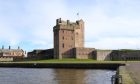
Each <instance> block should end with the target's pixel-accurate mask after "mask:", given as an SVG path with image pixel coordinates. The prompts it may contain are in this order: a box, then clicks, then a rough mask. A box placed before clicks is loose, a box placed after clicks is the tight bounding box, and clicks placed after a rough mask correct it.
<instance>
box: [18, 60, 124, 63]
mask: <svg viewBox="0 0 140 84" xmlns="http://www.w3.org/2000/svg"><path fill="white" fill-rule="evenodd" d="M20 62H22V63H23V62H24V63H125V61H97V60H93V59H47V60H30V61H20Z"/></svg>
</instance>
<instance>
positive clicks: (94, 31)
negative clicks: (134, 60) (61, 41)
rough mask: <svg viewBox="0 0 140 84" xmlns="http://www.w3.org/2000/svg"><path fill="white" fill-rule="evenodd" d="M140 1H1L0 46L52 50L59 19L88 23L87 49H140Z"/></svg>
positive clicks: (86, 24)
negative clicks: (54, 30) (55, 27)
mask: <svg viewBox="0 0 140 84" xmlns="http://www.w3.org/2000/svg"><path fill="white" fill-rule="evenodd" d="M139 10H140V0H0V46H2V45H4V46H5V48H8V46H9V45H11V46H12V48H17V47H18V46H20V47H21V48H23V49H24V50H27V51H31V50H33V49H47V48H52V47H53V26H54V25H55V20H56V19H57V18H60V17H61V18H62V19H63V20H67V19H69V20H70V21H75V20H77V19H79V18H78V17H77V15H76V14H77V13H79V17H80V18H82V19H83V20H84V22H85V47H94V48H97V49H140V11H139Z"/></svg>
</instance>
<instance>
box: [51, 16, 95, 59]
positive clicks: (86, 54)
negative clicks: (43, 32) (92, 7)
mask: <svg viewBox="0 0 140 84" xmlns="http://www.w3.org/2000/svg"><path fill="white" fill-rule="evenodd" d="M53 32H54V58H56V59H62V58H79V59H89V58H93V56H94V51H95V49H94V48H85V47H84V21H83V20H82V19H81V20H77V21H76V22H70V21H69V20H67V21H63V20H61V18H60V19H57V20H56V25H55V26H54V27H53Z"/></svg>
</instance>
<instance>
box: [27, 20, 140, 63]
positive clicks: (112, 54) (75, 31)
mask: <svg viewBox="0 0 140 84" xmlns="http://www.w3.org/2000/svg"><path fill="white" fill-rule="evenodd" d="M53 32H54V48H52V49H45V50H42V49H41V50H38V49H36V50H33V51H32V52H28V57H29V59H33V58H34V59H53V58H54V59H63V58H76V59H94V60H140V50H126V49H125V50H97V49H95V48H85V47H84V21H83V20H82V19H81V20H77V21H76V22H71V21H69V20H67V21H63V20H61V18H59V19H57V20H56V25H55V26H54V27H53Z"/></svg>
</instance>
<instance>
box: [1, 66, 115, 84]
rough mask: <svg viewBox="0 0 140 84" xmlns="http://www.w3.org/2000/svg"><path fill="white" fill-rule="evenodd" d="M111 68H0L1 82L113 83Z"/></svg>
mask: <svg viewBox="0 0 140 84" xmlns="http://www.w3.org/2000/svg"><path fill="white" fill-rule="evenodd" d="M114 74H115V71H111V70H92V69H48V68H46V69H32V68H0V84H111V82H110V80H111V79H110V78H111V76H112V75H114Z"/></svg>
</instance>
